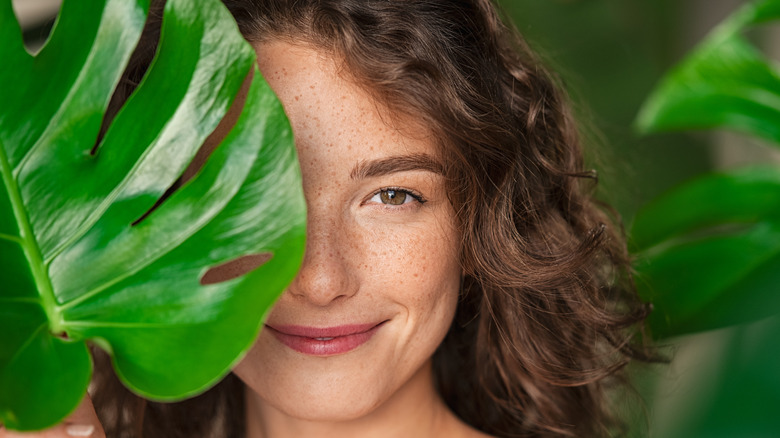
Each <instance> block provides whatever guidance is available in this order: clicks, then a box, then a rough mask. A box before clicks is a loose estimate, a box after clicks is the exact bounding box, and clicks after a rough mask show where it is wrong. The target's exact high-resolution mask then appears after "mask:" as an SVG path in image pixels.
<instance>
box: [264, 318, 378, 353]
mask: <svg viewBox="0 0 780 438" xmlns="http://www.w3.org/2000/svg"><path fill="white" fill-rule="evenodd" d="M383 323H384V321H382V322H380V323H372V324H354V325H340V326H335V327H324V328H318V327H304V326H299V325H275V326H270V325H266V327H267V328H268V329H270V332H271V333H272V334H273V335H274V336H275V337H276V339H278V340H279V342H281V343H282V344H284V345H286V346H288V347H290V348H292V349H293V350H295V351H297V352H299V353H303V354H308V355H311V356H333V355H336V354H342V353H346V352H348V351H352V350H354V349H355V348H357V347H359V346H361V345H363V344H364V343H366V342H368V340H369V339H371V337H372V336H374V333H376V331H377V330H379V327H381V326H382V324H383Z"/></svg>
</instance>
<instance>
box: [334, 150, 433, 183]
mask: <svg viewBox="0 0 780 438" xmlns="http://www.w3.org/2000/svg"><path fill="white" fill-rule="evenodd" d="M412 170H425V171H428V172H433V173H436V174H439V175H443V174H444V166H443V165H442V164H441V163H440V162H439V161H438V160H436V159H435V158H433V157H431V156H430V155H428V154H410V155H393V156H390V157H386V158H380V159H377V160H367V161H366V160H364V161H361V162H359V163H357V164H356V165H355V167H354V168H353V169H352V171H351V172H350V173H349V177H350V178H352V179H364V178H372V177H376V176H383V175H388V174H391V173H395V172H407V171H412Z"/></svg>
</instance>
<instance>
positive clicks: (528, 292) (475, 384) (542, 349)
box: [96, 0, 651, 437]
mask: <svg viewBox="0 0 780 438" xmlns="http://www.w3.org/2000/svg"><path fill="white" fill-rule="evenodd" d="M223 3H225V5H226V6H227V7H228V9H230V11H231V12H232V13H233V15H234V17H235V18H236V21H237V23H238V25H239V28H240V29H241V31H242V33H243V34H244V35H245V37H246V38H247V39H248V40H250V41H251V42H261V41H265V40H270V39H279V38H281V39H285V40H288V41H291V42H295V43H301V44H307V45H310V46H313V47H315V48H317V49H319V50H322V51H324V52H326V53H329V54H332V55H333V56H334V57H335V58H337V59H339V60H341V61H343V67H344V68H343V71H344V72H345V73H346V74H348V75H350V76H351V78H352V79H354V80H355V81H356V82H357V83H358V84H360V85H362V86H364V88H365V89H366V90H367V91H369V92H370V93H372V95H373V96H375V98H376V99H377V101H378V102H381V103H382V104H385V105H387V107H388V108H390V109H391V110H392V111H393V112H396V113H400V114H407V115H412V116H414V117H415V118H417V119H419V120H422V121H423V122H424V124H425V125H426V126H427V127H428V128H429V129H430V130H431V132H432V133H433V134H434V136H435V138H438V139H439V146H440V148H441V155H442V158H443V159H444V162H445V167H446V171H445V175H446V178H447V184H448V190H449V193H450V200H451V202H452V205H453V206H454V207H455V210H456V212H457V218H458V221H459V226H460V230H461V235H462V242H461V248H462V263H463V267H464V272H465V273H466V275H465V276H464V279H463V288H462V297H461V299H460V301H459V305H458V310H457V315H456V319H455V321H454V323H453V325H452V327H451V329H450V331H449V334H448V335H447V337H446V339H445V340H444V342H443V344H442V345H441V347H440V348H439V349H438V351H437V352H436V354H435V356H434V373H435V376H436V380H437V388H438V390H439V392H440V394H441V395H442V397H443V399H444V400H445V402H446V403H447V404H448V406H449V407H450V408H451V409H452V410H453V411H454V412H455V413H456V414H457V415H458V416H459V417H460V418H462V419H463V420H464V421H465V422H466V423H468V424H470V425H472V426H473V427H475V428H477V429H480V430H482V431H484V432H486V433H489V434H493V435H496V436H501V437H559V436H576V437H590V436H607V435H610V434H612V433H613V432H614V431H615V426H616V424H618V422H617V421H616V420H617V419H616V418H615V415H613V413H612V411H611V409H610V407H609V404H608V402H607V394H606V389H607V388H608V387H609V386H610V385H611V384H612V383H613V382H620V381H621V380H620V379H621V373H620V371H621V369H622V368H623V367H624V366H625V365H626V364H627V363H628V361H629V360H631V359H642V360H648V359H651V354H650V353H648V351H647V349H646V348H645V347H644V345H643V344H642V343H643V339H644V338H643V336H642V335H641V323H642V321H643V320H644V318H645V317H646V315H647V312H648V308H647V306H645V305H644V304H642V303H641V302H640V301H639V300H638V298H637V297H636V294H635V292H634V289H633V285H632V282H631V276H630V263H629V258H628V255H627V252H626V249H625V243H624V240H623V238H622V231H621V230H620V228H619V226H617V225H616V224H615V221H614V220H613V219H612V216H611V215H609V214H607V212H608V211H609V210H608V209H607V208H605V207H604V206H602V205H600V204H599V203H598V202H597V201H595V200H594V198H593V190H594V187H595V178H594V173H593V172H589V171H585V170H584V165H583V158H582V151H581V146H580V140H579V135H578V131H577V127H576V125H575V123H574V122H573V118H572V115H571V113H570V106H569V104H568V103H567V98H566V96H565V94H564V93H563V91H562V88H561V87H560V86H559V85H558V83H557V79H556V78H555V76H554V75H552V74H551V73H550V72H549V71H547V70H546V69H545V68H544V67H543V66H542V64H541V63H540V61H539V60H538V59H537V57H536V56H535V55H534V53H533V52H532V51H531V50H530V49H529V47H528V45H527V44H526V42H525V41H524V40H523V39H522V38H521V36H520V35H519V34H518V33H517V32H516V31H515V30H514V29H513V28H512V27H510V26H508V25H506V24H505V22H504V21H502V19H501V17H500V14H499V13H498V12H497V8H496V7H495V5H493V4H492V3H491V2H490V1H489V0H425V1H420V0H393V1H388V0H296V1H292V0H223ZM161 5H162V2H160V3H158V4H156V5H155V6H154V7H153V8H152V13H151V17H152V18H151V19H150V21H149V23H148V24H147V32H146V33H145V37H144V38H145V41H146V42H145V43H144V42H142V44H141V45H140V46H139V49H138V50H137V52H136V54H135V55H134V60H133V61H132V62H131V66H130V67H129V68H128V73H127V77H126V83H128V84H130V85H129V86H128V87H127V88H128V89H130V88H132V84H134V83H137V82H138V80H139V79H140V77H141V75H142V74H143V71H144V69H145V66H146V65H148V63H149V61H150V59H151V56H152V55H153V52H154V50H153V46H154V41H155V40H156V35H157V34H156V33H155V32H156V30H155V29H156V26H159V16H160V15H161V14H160V13H159V12H160V10H161ZM127 91H128V90H118V91H117V96H119V97H117V98H116V99H115V100H116V102H115V105H114V107H116V104H117V102H121V101H122V97H121V96H123V95H124V96H126V95H128V94H129V93H128V92H127ZM101 378H102V379H104V380H105V379H109V377H106V376H105V375H103V377H101ZM98 386H99V385H98ZM241 390H242V386H241V384H240V382H238V381H237V379H236V378H235V377H234V376H230V377H229V378H228V379H226V380H225V381H224V382H223V383H221V384H220V385H218V386H217V387H215V388H214V389H212V390H211V391H209V392H208V393H206V394H204V395H203V396H201V397H199V398H195V399H193V400H189V401H187V402H184V403H182V404H173V405H164V404H156V403H143V402H141V403H139V404H137V405H136V408H133V409H129V408H127V406H129V405H127V404H126V405H125V407H124V408H122V406H121V403H122V402H121V400H120V399H119V398H117V397H116V394H115V393H114V392H111V395H110V396H103V397H101V395H100V394H98V395H97V396H96V405H98V410H99V413H100V414H101V416H102V417H103V419H104V421H106V420H108V422H107V423H106V429H107V432H108V433H109V436H112V435H116V436H129V435H131V434H130V433H129V431H130V430H131V429H133V428H127V427H126V425H127V424H128V422H129V423H132V424H135V425H136V426H137V428H138V429H139V430H140V429H143V432H144V433H143V436H152V437H155V436H165V437H173V436H209V432H207V431H209V430H210V431H212V432H211V433H212V434H214V436H240V435H241V434H242V427H243V414H244V413H243V407H242V401H241V396H240V392H241ZM104 394H106V393H104ZM143 412H146V413H145V414H143V418H142V419H139V414H141V413H143ZM196 412H203V413H204V414H203V415H200V414H197V413H196ZM220 412H221V413H223V414H224V415H216V414H219V413H220ZM194 413H195V414H194ZM193 417H195V421H193ZM177 418H187V421H186V426H185V425H184V424H183V423H182V422H177V421H176V419H177ZM112 426H113V427H112ZM112 429H113V431H114V432H112Z"/></svg>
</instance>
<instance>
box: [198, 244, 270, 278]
mask: <svg viewBox="0 0 780 438" xmlns="http://www.w3.org/2000/svg"><path fill="white" fill-rule="evenodd" d="M272 257H273V254H271V253H268V252H264V253H261V254H249V255H244V256H241V257H238V258H236V259H233V260H231V261H229V262H225V263H222V264H221V265H217V266H214V267H213V268H210V269H209V270H208V271H206V273H205V274H203V277H201V278H200V284H202V285H204V286H206V285H209V284H216V283H222V282H223V281H228V280H232V279H234V278H238V277H240V276H242V275H244V274H247V273H249V272H251V271H254V270H255V269H257V268H259V267H260V266H262V265H264V264H265V263H266V262H267V261H269V260H271V258H272Z"/></svg>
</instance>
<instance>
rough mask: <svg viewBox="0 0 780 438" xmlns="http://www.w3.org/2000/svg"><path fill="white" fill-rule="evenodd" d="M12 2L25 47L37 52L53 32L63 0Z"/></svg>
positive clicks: (22, 0)
mask: <svg viewBox="0 0 780 438" xmlns="http://www.w3.org/2000/svg"><path fill="white" fill-rule="evenodd" d="M11 4H12V6H13V11H14V14H15V15H16V19H17V21H18V22H19V26H20V27H21V28H22V40H23V41H24V45H25V47H26V48H27V50H28V51H29V52H30V53H37V52H38V50H40V49H41V47H42V46H43V44H44V42H45V41H46V39H47V38H48V37H49V34H50V33H51V29H52V27H53V26H54V22H55V20H56V18H57V14H58V13H59V11H60V9H61V7H62V0H39V1H37V2H34V1H30V0H13V1H12V2H11Z"/></svg>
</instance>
